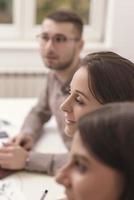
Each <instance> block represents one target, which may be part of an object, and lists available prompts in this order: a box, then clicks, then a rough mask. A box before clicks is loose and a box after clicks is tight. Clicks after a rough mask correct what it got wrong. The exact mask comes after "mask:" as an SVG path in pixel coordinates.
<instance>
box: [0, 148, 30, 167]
mask: <svg viewBox="0 0 134 200" xmlns="http://www.w3.org/2000/svg"><path fill="white" fill-rule="evenodd" d="M28 154H29V152H28V151H26V150H25V149H24V148H22V147H21V146H19V145H10V146H9V145H8V146H4V147H2V148H0V167H1V168H4V169H11V170H19V169H23V168H24V166H25V162H26V159H27V157H28Z"/></svg>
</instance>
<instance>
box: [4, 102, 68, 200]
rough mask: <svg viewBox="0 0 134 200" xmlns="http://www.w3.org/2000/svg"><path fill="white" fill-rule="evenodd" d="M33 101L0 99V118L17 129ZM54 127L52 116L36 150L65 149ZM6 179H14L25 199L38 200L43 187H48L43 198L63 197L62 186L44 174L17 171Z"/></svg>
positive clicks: (57, 150)
mask: <svg viewBox="0 0 134 200" xmlns="http://www.w3.org/2000/svg"><path fill="white" fill-rule="evenodd" d="M35 102H36V99H0V119H4V120H8V121H10V122H11V123H12V124H14V125H15V126H16V127H17V129H18V130H19V128H20V126H21V124H22V122H23V120H24V118H25V116H26V114H27V112H28V111H29V110H30V108H31V107H32V106H33V105H34V104H35ZM56 128H57V127H56V123H55V120H54V119H53V118H52V120H50V122H49V123H48V124H47V125H46V129H47V132H49V135H45V136H42V138H40V140H39V141H38V143H37V145H36V150H37V151H40V152H44V148H43V147H44V146H45V152H55V153H56V152H57V153H59V152H61V149H62V152H66V151H67V150H66V148H65V146H64V144H63V143H62V141H61V138H60V137H59V135H58V134H55V131H56ZM44 137H45V141H44ZM48 141H49V142H48ZM48 144H51V146H49V145H48ZM53 144H54V145H53ZM55 144H57V145H55ZM6 179H8V180H10V179H13V180H14V181H16V183H17V185H19V187H20V188H21V191H22V192H23V193H24V195H25V197H26V200H40V197H41V195H42V193H43V191H44V190H45V189H48V194H47V196H46V198H45V200H57V199H59V198H61V197H63V188H62V187H61V186H60V185H58V184H56V182H55V180H54V178H53V177H49V176H46V175H44V174H39V173H30V172H19V173H16V174H14V175H11V176H9V177H8V178H6Z"/></svg>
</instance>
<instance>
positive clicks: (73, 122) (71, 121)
mask: <svg viewBox="0 0 134 200" xmlns="http://www.w3.org/2000/svg"><path fill="white" fill-rule="evenodd" d="M65 123H66V124H75V123H76V122H75V121H74V120H70V119H65Z"/></svg>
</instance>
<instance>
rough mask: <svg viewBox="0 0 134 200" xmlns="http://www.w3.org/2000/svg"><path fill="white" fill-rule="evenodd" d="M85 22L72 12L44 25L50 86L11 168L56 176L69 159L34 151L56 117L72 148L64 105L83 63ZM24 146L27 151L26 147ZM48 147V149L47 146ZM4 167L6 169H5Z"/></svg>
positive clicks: (20, 137) (21, 138)
mask: <svg viewBox="0 0 134 200" xmlns="http://www.w3.org/2000/svg"><path fill="white" fill-rule="evenodd" d="M82 32H83V22H82V20H81V18H80V17H79V16H78V15H77V14H75V13H73V12H70V11H57V12H55V13H52V14H50V15H49V16H47V18H45V20H44V21H43V23H42V28H41V33H40V34H39V35H38V36H37V38H38V40H39V47H40V54H41V57H42V60H43V62H44V65H45V66H46V67H47V68H49V69H50V70H49V74H48V76H47V84H46V85H45V88H44V89H43V91H42V93H41V96H40V97H39V100H38V103H37V104H36V105H35V106H34V107H33V108H32V110H31V111H30V113H29V114H28V116H27V117H26V119H25V121H24V124H23V126H22V128H21V131H20V134H19V135H18V136H17V137H16V138H14V139H13V141H12V142H13V143H15V144H17V145H20V147H19V148H20V153H18V152H19V148H18V146H17V145H16V146H17V149H15V148H16V147H14V151H12V152H11V153H14V152H15V151H17V154H15V155H16V157H15V161H13V160H12V167H11V166H10V163H8V168H9V169H23V168H25V169H27V170H34V171H39V172H40V171H41V172H45V173H47V174H49V175H53V174H54V173H55V171H56V170H57V168H59V166H61V165H62V163H64V160H65V156H64V155H62V154H60V155H58V154H55V155H54V154H53V155H52V154H41V153H35V152H32V151H31V148H32V146H33V144H34V143H35V141H37V137H38V136H39V135H40V133H41V131H42V128H43V125H44V123H46V122H47V121H48V120H49V119H50V118H51V116H52V115H54V116H55V118H56V121H57V124H58V128H59V133H60V135H61V137H62V139H63V141H64V143H65V144H66V146H67V147H69V144H70V139H69V138H68V137H67V136H66V135H65V134H64V116H63V113H62V112H61V111H60V108H59V107H60V104H61V103H62V102H63V101H64V99H65V98H66V95H67V90H66V88H67V86H68V84H69V82H70V80H71V78H72V76H73V74H74V72H75V71H76V70H77V69H78V67H79V64H80V52H81V49H82V47H83V40H82ZM22 147H23V148H22ZM44 148H45V146H44ZM3 167H4V166H3Z"/></svg>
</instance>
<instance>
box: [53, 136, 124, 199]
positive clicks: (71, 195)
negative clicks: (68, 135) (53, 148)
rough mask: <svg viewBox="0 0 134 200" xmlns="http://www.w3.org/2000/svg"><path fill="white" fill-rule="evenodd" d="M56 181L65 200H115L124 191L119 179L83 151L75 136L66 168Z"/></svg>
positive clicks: (85, 150)
mask: <svg viewBox="0 0 134 200" xmlns="http://www.w3.org/2000/svg"><path fill="white" fill-rule="evenodd" d="M56 180H57V182H58V183H60V184H62V185H64V187H65V193H66V195H67V199H68V200H89V199H91V200H119V199H120V196H121V194H122V193H123V188H124V179H123V175H122V174H121V173H120V172H119V171H117V170H115V169H113V168H111V167H109V166H107V165H105V164H103V163H102V162H100V161H99V160H98V159H96V157H95V156H94V154H93V153H92V152H89V151H87V149H86V148H85V146H84V145H83V143H82V142H81V139H80V136H79V133H76V134H75V136H74V140H73V143H72V148H71V152H70V159H69V161H68V164H67V165H66V166H65V167H63V169H61V171H60V172H59V174H58V175H57V177H56Z"/></svg>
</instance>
